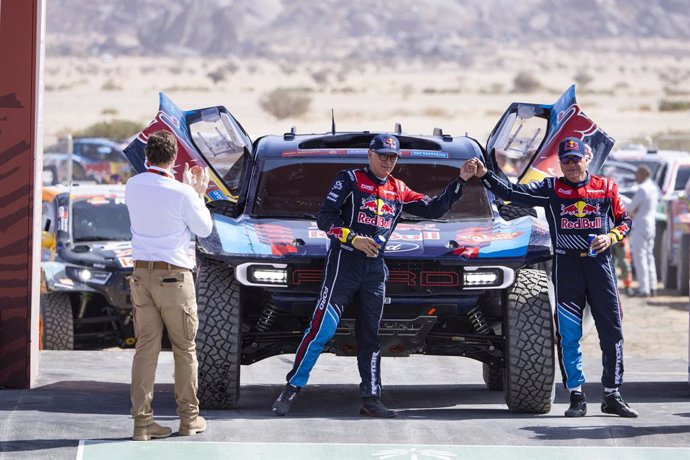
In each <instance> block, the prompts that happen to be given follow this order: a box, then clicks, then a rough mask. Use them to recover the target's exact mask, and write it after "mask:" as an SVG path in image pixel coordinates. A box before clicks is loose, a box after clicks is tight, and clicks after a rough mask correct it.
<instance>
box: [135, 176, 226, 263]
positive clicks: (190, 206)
mask: <svg viewBox="0 0 690 460" xmlns="http://www.w3.org/2000/svg"><path fill="white" fill-rule="evenodd" d="M149 169H153V170H156V171H159V172H164V173H167V174H168V175H167V176H165V175H160V174H156V173H152V172H144V173H141V174H137V175H136V176H133V177H131V178H130V179H129V180H128V181H127V185H126V187H125V201H126V203H127V210H128V211H129V218H130V221H131V224H132V258H133V259H134V260H153V261H162V262H168V263H170V264H173V265H177V266H180V267H185V268H190V269H191V268H194V261H193V260H192V259H191V258H190V256H189V242H190V240H191V238H192V233H193V234H195V235H197V236H200V237H202V238H203V237H207V236H208V235H210V234H211V230H212V229H213V220H212V219H211V213H210V212H209V210H208V209H207V208H206V206H205V204H204V199H203V198H201V197H200V196H199V195H198V194H197V193H196V191H195V190H194V189H193V188H192V187H191V186H190V185H187V184H183V183H182V182H178V181H177V180H175V179H174V178H173V177H172V176H171V175H170V174H169V172H168V171H166V170H165V169H163V168H158V167H155V166H151V167H149Z"/></svg>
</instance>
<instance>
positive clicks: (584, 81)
mask: <svg viewBox="0 0 690 460" xmlns="http://www.w3.org/2000/svg"><path fill="white" fill-rule="evenodd" d="M592 80H594V77H592V76H591V75H590V74H589V73H588V72H587V71H586V70H580V71H579V72H578V73H577V74H575V76H574V77H573V81H574V82H575V83H577V85H578V86H581V87H583V88H584V87H585V86H587V85H589V84H590V83H591V82H592Z"/></svg>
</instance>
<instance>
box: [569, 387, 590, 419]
mask: <svg viewBox="0 0 690 460" xmlns="http://www.w3.org/2000/svg"><path fill="white" fill-rule="evenodd" d="M585 415H587V400H586V398H585V394H584V393H583V392H581V391H571V392H570V407H569V408H568V410H566V411H565V416H566V417H584V416H585Z"/></svg>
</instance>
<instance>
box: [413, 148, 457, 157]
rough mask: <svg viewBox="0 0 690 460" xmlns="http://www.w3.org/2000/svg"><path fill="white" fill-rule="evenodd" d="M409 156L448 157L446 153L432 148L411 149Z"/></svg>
mask: <svg viewBox="0 0 690 460" xmlns="http://www.w3.org/2000/svg"><path fill="white" fill-rule="evenodd" d="M410 156H411V157H417V158H448V153H446V152H437V151H433V150H412V151H411V152H410Z"/></svg>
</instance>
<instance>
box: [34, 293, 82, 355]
mask: <svg viewBox="0 0 690 460" xmlns="http://www.w3.org/2000/svg"><path fill="white" fill-rule="evenodd" d="M41 320H42V321H43V338H42V339H43V349H44V350H74V315H73V313H72V302H71V301H70V298H69V294H66V293H64V292H49V293H47V294H43V295H41Z"/></svg>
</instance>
